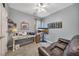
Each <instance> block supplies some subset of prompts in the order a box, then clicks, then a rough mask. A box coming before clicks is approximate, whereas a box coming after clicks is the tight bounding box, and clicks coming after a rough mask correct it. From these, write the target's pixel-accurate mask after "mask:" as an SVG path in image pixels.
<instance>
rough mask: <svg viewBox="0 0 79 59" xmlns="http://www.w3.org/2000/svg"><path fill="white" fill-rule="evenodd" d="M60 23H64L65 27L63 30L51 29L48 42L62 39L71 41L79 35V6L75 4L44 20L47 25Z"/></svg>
mask: <svg viewBox="0 0 79 59" xmlns="http://www.w3.org/2000/svg"><path fill="white" fill-rule="evenodd" d="M51 9H53V8H51ZM58 21H62V25H63V27H62V28H61V29H49V34H48V35H47V40H48V41H51V42H54V41H57V39H58V38H60V37H61V38H66V39H69V40H70V39H71V38H72V37H73V36H74V35H76V34H79V26H78V25H79V4H73V5H72V6H69V7H67V8H65V9H63V10H60V11H58V12H55V13H54V14H51V15H50V16H48V17H46V18H44V20H43V22H44V23H47V24H48V23H52V22H58Z"/></svg>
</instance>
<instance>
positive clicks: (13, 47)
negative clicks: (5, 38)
mask: <svg viewBox="0 0 79 59" xmlns="http://www.w3.org/2000/svg"><path fill="white" fill-rule="evenodd" d="M14 51H15V40H14V39H13V52H14Z"/></svg>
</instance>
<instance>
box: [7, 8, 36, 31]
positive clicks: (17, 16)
mask: <svg viewBox="0 0 79 59" xmlns="http://www.w3.org/2000/svg"><path fill="white" fill-rule="evenodd" d="M8 10H9V18H10V19H11V20H13V21H14V22H15V23H16V24H17V29H18V30H20V26H21V25H20V23H21V22H22V21H25V22H27V23H29V29H30V30H31V31H34V30H35V20H34V17H33V16H31V15H28V14H25V13H23V12H20V11H17V10H14V9H11V8H9V9H8Z"/></svg>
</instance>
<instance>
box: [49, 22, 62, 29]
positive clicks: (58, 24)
mask: <svg viewBox="0 0 79 59" xmlns="http://www.w3.org/2000/svg"><path fill="white" fill-rule="evenodd" d="M48 28H49V29H51V28H52V29H57V28H62V21H61V22H53V23H49V24H48Z"/></svg>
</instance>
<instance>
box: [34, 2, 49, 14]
mask: <svg viewBox="0 0 79 59" xmlns="http://www.w3.org/2000/svg"><path fill="white" fill-rule="evenodd" d="M47 6H48V4H47V3H37V4H35V7H34V9H35V11H36V12H37V13H40V12H46V9H45V7H47Z"/></svg>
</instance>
